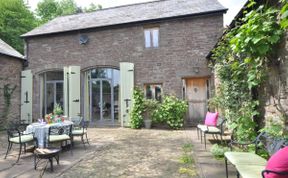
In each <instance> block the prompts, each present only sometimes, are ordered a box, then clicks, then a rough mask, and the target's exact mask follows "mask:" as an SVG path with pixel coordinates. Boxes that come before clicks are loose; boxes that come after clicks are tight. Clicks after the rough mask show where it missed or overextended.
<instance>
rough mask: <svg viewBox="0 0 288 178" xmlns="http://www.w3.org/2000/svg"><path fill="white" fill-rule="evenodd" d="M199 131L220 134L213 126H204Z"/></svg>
mask: <svg viewBox="0 0 288 178" xmlns="http://www.w3.org/2000/svg"><path fill="white" fill-rule="evenodd" d="M201 131H202V132H206V133H220V132H221V130H220V129H218V128H217V127H214V126H208V127H207V126H206V127H205V128H204V127H203V128H202V129H201Z"/></svg>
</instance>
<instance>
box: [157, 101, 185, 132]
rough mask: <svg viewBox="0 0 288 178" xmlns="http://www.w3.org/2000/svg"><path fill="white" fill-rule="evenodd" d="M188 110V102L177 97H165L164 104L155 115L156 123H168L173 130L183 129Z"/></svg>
mask: <svg viewBox="0 0 288 178" xmlns="http://www.w3.org/2000/svg"><path fill="white" fill-rule="evenodd" d="M187 109H188V104H187V102H186V101H183V100H180V99H178V98H176V97H175V96H165V97H164V100H163V102H162V104H161V105H160V107H159V108H157V109H156V110H155V112H154V114H153V118H154V121H156V122H160V123H163V122H164V123H167V124H168V126H169V127H170V128H172V129H179V128H181V127H183V124H184V116H185V113H186V111H187Z"/></svg>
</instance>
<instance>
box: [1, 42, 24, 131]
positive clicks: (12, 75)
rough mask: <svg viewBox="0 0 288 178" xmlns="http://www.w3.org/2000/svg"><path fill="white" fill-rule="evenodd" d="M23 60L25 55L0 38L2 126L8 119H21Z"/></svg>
mask: <svg viewBox="0 0 288 178" xmlns="http://www.w3.org/2000/svg"><path fill="white" fill-rule="evenodd" d="M23 62H24V56H22V55H21V54H20V53H19V52H17V51H16V50H15V49H13V48H12V47H11V46H9V45H8V44H7V43H5V42H4V41H3V40H1V39H0V122H1V125H2V126H3V125H5V124H6V123H7V121H8V120H20V90H21V83H20V82H21V71H22V70H23V67H22V65H23ZM8 103H10V104H8Z"/></svg>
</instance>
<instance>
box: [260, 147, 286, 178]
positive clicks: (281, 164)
mask: <svg viewBox="0 0 288 178" xmlns="http://www.w3.org/2000/svg"><path fill="white" fill-rule="evenodd" d="M265 169H267V170H271V171H281V172H283V171H284V172H288V146H286V147H284V148H282V149H280V150H279V151H277V152H276V153H275V154H274V155H273V156H271V158H270V159H269V160H268V162H267V165H266V168H265ZM287 177H288V175H278V174H273V173H269V174H268V173H266V174H265V178H287Z"/></svg>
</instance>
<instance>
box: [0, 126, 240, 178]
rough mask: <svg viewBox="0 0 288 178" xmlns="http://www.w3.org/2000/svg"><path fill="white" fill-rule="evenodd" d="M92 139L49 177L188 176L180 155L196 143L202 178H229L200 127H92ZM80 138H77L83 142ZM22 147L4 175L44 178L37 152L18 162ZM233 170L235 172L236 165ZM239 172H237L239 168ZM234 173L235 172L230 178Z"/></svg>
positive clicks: (0, 172)
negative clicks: (200, 134)
mask: <svg viewBox="0 0 288 178" xmlns="http://www.w3.org/2000/svg"><path fill="white" fill-rule="evenodd" d="M88 137H89V140H90V143H91V145H90V146H89V147H88V148H87V149H86V150H85V149H84V147H83V145H82V144H80V142H78V143H76V146H75V148H73V155H71V154H70V152H69V151H66V152H62V153H61V154H60V165H57V164H56V161H55V162H54V172H53V173H51V172H50V170H49V165H48V169H47V170H46V171H45V174H44V176H43V177H47V178H48V177H49V178H50V177H63V178H68V177H69V178H70V177H72V178H73V177H77V178H78V177H85V178H89V177H91V178H92V177H93V178H94V177H96V178H97V177H99V178H106V177H109V178H110V177H112V178H113V177H120V178H121V177H123V178H124V177H125V178H126V177H127V178H130V177H137V178H138V177H153V178H154V177H159V178H160V177H163V178H170V177H171V178H174V177H175V178H178V177H179V178H182V177H183V178H186V177H191V176H189V175H187V174H180V173H179V171H178V170H179V168H180V167H181V166H182V165H181V163H180V161H179V158H180V157H181V154H182V152H183V150H182V146H183V145H184V144H187V143H193V150H194V157H195V160H196V163H197V164H196V168H197V172H198V176H194V177H195V178H196V177H200V178H202V177H203V178H204V177H205V178H224V177H225V167H224V164H223V163H224V161H218V160H215V159H214V158H212V156H211V153H210V152H209V150H210V145H209V144H208V147H207V150H205V149H204V145H202V144H201V143H200V141H199V140H197V134H196V131H195V129H192V130H191V129H186V130H180V131H171V130H157V129H151V130H146V129H142V130H133V129H128V128H89V130H88ZM77 139H78V138H76V141H77ZM0 141H1V145H0V157H1V156H2V157H3V158H4V153H5V151H6V146H7V144H6V143H7V140H6V135H5V133H4V134H3V133H0ZM18 148H19V147H18V145H15V147H14V148H13V152H12V153H11V154H9V156H8V158H7V159H6V160H4V159H3V158H2V159H0V177H15V178H16V177H17V178H18V177H19V178H30V177H39V175H40V174H41V171H42V169H43V167H44V166H45V162H42V163H41V165H40V167H39V168H38V169H37V170H34V169H33V155H32V154H31V153H26V154H25V155H21V158H20V161H19V163H18V164H14V162H15V161H16V158H17V151H18ZM230 170H234V169H233V168H231V169H230ZM234 171H235V170H234ZM232 175H233V177H234V175H235V174H233V171H231V172H230V176H231V177H232Z"/></svg>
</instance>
